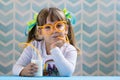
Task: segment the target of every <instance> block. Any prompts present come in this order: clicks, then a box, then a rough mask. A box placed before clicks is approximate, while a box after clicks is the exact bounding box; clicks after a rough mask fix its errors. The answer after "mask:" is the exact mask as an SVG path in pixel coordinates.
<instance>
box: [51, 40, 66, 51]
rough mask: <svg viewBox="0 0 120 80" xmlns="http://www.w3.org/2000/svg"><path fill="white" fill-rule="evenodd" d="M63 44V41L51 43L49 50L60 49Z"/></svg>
mask: <svg viewBox="0 0 120 80" xmlns="http://www.w3.org/2000/svg"><path fill="white" fill-rule="evenodd" d="M64 43H65V42H64V41H63V40H58V41H56V42H53V43H52V44H51V49H53V48H55V47H59V48H60V47H62V46H63V44H64Z"/></svg>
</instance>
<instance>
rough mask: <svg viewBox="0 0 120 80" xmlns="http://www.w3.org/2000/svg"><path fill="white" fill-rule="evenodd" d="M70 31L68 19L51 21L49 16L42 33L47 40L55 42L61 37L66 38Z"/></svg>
mask: <svg viewBox="0 0 120 80" xmlns="http://www.w3.org/2000/svg"><path fill="white" fill-rule="evenodd" d="M67 33H68V27H67V25H66V21H57V20H56V21H53V22H52V21H50V20H49V18H47V20H46V24H45V25H43V26H42V35H43V37H44V40H45V42H47V43H50V44H51V43H53V42H55V41H58V40H61V39H60V38H63V39H66V35H67Z"/></svg>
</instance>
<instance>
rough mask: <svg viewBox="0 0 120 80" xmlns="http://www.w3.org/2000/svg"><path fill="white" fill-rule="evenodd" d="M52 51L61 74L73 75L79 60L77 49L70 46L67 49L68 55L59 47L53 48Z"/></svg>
mask: <svg viewBox="0 0 120 80" xmlns="http://www.w3.org/2000/svg"><path fill="white" fill-rule="evenodd" d="M50 52H51V55H52V57H53V60H54V61H55V65H56V67H57V69H58V71H59V73H60V76H71V75H72V74H73V72H74V69H75V65H76V60H77V51H76V49H75V48H74V47H73V46H70V47H69V48H68V50H67V51H66V56H64V55H63V53H62V52H61V50H60V48H58V47H55V48H53V49H52V50H51V51H50Z"/></svg>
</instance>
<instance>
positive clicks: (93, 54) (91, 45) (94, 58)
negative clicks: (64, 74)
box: [0, 0, 120, 76]
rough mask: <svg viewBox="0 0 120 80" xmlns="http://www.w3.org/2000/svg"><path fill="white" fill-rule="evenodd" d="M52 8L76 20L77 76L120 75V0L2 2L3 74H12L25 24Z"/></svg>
mask: <svg viewBox="0 0 120 80" xmlns="http://www.w3.org/2000/svg"><path fill="white" fill-rule="evenodd" d="M50 6H56V7H59V8H61V9H63V8H64V7H66V8H67V9H68V10H69V11H71V12H73V13H74V15H75V16H76V18H77V23H76V24H75V25H74V31H75V36H76V39H77V45H78V46H79V47H80V49H81V51H82V54H81V55H78V60H77V66H76V70H75V73H74V75H77V76H90V75H94V76H97V75H100V76H114V75H116V76H119V75H120V0H0V75H12V72H11V70H12V66H13V64H14V63H15V62H16V60H17V59H18V57H19V56H20V54H21V52H22V50H21V49H20V48H19V47H18V43H19V42H23V41H25V40H26V37H25V36H24V29H25V26H26V22H27V21H29V20H31V19H32V17H33V13H36V12H39V11H40V10H41V9H42V8H44V7H50Z"/></svg>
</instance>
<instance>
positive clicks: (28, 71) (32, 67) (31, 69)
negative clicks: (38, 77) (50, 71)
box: [20, 63, 38, 76]
mask: <svg viewBox="0 0 120 80" xmlns="http://www.w3.org/2000/svg"><path fill="white" fill-rule="evenodd" d="M37 70H38V66H37V65H36V64H34V63H30V64H28V65H27V66H26V67H25V68H24V69H23V70H22V71H21V73H20V76H34V73H35V72H37Z"/></svg>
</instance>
